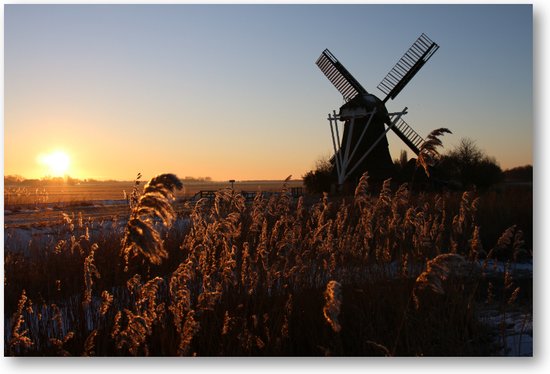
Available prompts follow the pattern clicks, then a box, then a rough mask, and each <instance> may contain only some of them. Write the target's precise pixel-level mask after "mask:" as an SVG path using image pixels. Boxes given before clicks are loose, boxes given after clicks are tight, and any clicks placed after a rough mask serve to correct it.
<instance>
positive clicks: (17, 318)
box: [9, 290, 34, 355]
mask: <svg viewBox="0 0 550 374" xmlns="http://www.w3.org/2000/svg"><path fill="white" fill-rule="evenodd" d="M28 300H29V299H28V298H27V295H26V292H25V290H23V292H21V297H20V298H19V302H18V303H17V310H16V311H15V313H14V314H13V317H12V319H13V322H12V327H11V338H10V341H9V350H10V354H11V355H13V354H15V353H16V352H18V351H19V349H20V348H23V349H28V348H30V347H32V346H33V344H34V343H33V341H32V340H31V339H30V338H29V336H28V333H29V330H28V329H25V330H23V331H21V328H22V326H23V324H24V323H25V319H24V318H23V309H24V308H25V304H26V303H27V302H28Z"/></svg>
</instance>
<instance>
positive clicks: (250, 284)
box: [4, 174, 521, 356]
mask: <svg viewBox="0 0 550 374" xmlns="http://www.w3.org/2000/svg"><path fill="white" fill-rule="evenodd" d="M178 188H181V183H180V182H179V180H177V178H176V177H175V176H173V175H171V174H168V175H166V174H164V175H160V176H158V177H156V178H153V179H152V180H151V181H150V182H149V183H148V184H147V185H146V186H145V188H144V190H143V192H142V193H141V194H140V196H139V199H135V201H136V203H135V204H133V206H132V211H131V213H130V217H129V219H128V222H127V224H126V225H125V227H124V230H117V229H113V228H111V231H110V232H106V233H105V235H103V236H101V237H100V238H99V239H98V240H97V241H95V242H93V243H92V242H91V239H90V236H89V235H87V234H86V233H87V232H88V230H87V229H88V227H87V225H89V222H86V221H85V220H76V222H75V220H72V219H68V220H66V225H67V226H66V227H67V228H66V229H65V230H64V231H62V232H60V234H59V237H58V238H56V241H53V242H51V243H50V244H48V245H46V247H41V248H34V249H32V250H31V251H30V252H31V253H33V254H34V256H31V257H25V256H22V255H20V254H17V253H10V252H8V253H6V262H5V273H6V279H5V295H6V299H5V300H6V311H9V312H10V315H12V317H11V318H8V319H7V322H8V324H7V326H11V329H9V330H7V331H6V332H5V334H4V340H5V342H7V344H5V346H6V351H5V354H8V355H68V354H70V355H108V356H118V355H162V356H180V355H206V356H218V355H240V356H242V355H245V356H246V355H405V356H410V355H452V356H454V355H481V354H489V353H490V352H491V351H490V346H489V345H488V342H490V341H491V339H490V336H489V335H488V330H487V329H486V328H485V327H484V326H483V325H482V324H481V322H480V321H479V319H478V318H477V314H476V302H475V301H479V300H480V298H485V296H486V295H485V291H486V288H485V283H484V280H483V277H484V271H485V269H484V268H483V267H482V264H480V262H479V261H477V262H476V260H478V259H480V258H483V257H487V256H488V257H489V258H490V257H491V256H492V255H493V253H495V251H496V250H492V249H491V250H489V251H487V255H486V256H484V255H483V253H482V246H481V245H480V244H479V242H480V239H479V237H480V232H479V230H480V229H479V227H480V225H479V220H478V215H479V214H478V213H479V206H480V201H479V200H478V198H477V197H476V196H475V194H474V193H472V192H466V193H464V194H463V195H462V196H461V199H460V202H458V203H457V204H454V203H452V202H451V198H450V197H449V196H448V195H438V194H420V195H415V196H412V195H411V193H410V192H409V190H408V188H407V186H406V185H402V186H400V187H399V188H398V189H397V190H395V192H394V191H393V190H392V188H391V184H390V181H389V180H388V181H386V182H385V183H384V184H383V186H382V189H381V190H380V192H379V193H378V194H376V195H373V194H371V193H369V185H368V176H367V175H364V176H363V177H362V178H361V180H360V182H359V184H358V186H357V189H356V191H355V194H354V196H352V197H348V198H340V199H337V200H332V199H331V198H329V196H328V195H326V194H325V195H323V196H322V197H321V198H320V199H319V200H316V201H306V199H304V197H300V198H299V199H297V200H294V199H292V197H291V196H290V195H289V194H288V193H287V191H286V189H285V188H284V186H283V188H282V193H281V194H280V195H273V196H271V197H269V198H265V197H264V196H263V195H261V194H258V195H257V196H256V198H255V199H254V201H253V202H252V203H246V201H245V200H244V198H243V197H242V195H240V194H237V193H235V192H234V191H233V190H230V189H226V190H221V191H219V192H217V193H216V195H215V198H214V199H213V200H207V199H202V200H199V201H198V202H196V203H195V204H193V205H192V206H190V210H189V211H187V212H179V214H178V213H177V212H175V211H174V209H173V207H172V205H171V200H172V198H173V192H174V191H175V189H178ZM450 205H452V206H455V205H456V209H455V210H452V209H450V208H449V206H450ZM69 218H70V217H69ZM177 220H183V221H185V222H186V223H187V224H186V225H183V226H181V225H173V226H172V224H173V223H174V222H175V221H177ZM110 227H113V226H110ZM115 227H116V226H115ZM178 227H179V228H178ZM181 227H184V229H181ZM514 230H516V229H515V228H514ZM515 232H516V231H514V234H513V235H515ZM513 235H512V236H513ZM508 236H509V235H508ZM508 236H506V237H508ZM31 245H32V243H31ZM506 245H511V246H513V245H514V241H513V240H512V241H509V242H507V241H506V240H504V239H503V240H502V241H501V242H500V244H498V243H497V245H496V246H495V248H497V247H498V246H506ZM518 245H519V244H518ZM487 263H488V262H486V264H487ZM37 269H43V270H42V271H35V270H37ZM21 274H25V276H21ZM505 283H506V286H505V287H504V288H505V290H506V292H507V294H506V296H507V298H506V303H508V302H510V301H512V302H514V301H515V299H516V298H517V297H518V296H519V297H521V290H519V289H518V290H517V292H516V288H517V287H516V288H514V289H512V286H509V283H510V282H509V281H507V282H505ZM31 299H32V300H34V303H33V304H31ZM31 305H32V307H30V306H31Z"/></svg>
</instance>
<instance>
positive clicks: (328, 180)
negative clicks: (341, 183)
mask: <svg viewBox="0 0 550 374" xmlns="http://www.w3.org/2000/svg"><path fill="white" fill-rule="evenodd" d="M333 168H334V166H333V165H332V163H331V162H330V159H329V158H320V159H319V160H317V162H316V163H315V169H314V170H310V171H308V172H307V173H306V174H305V175H304V176H302V178H303V179H304V186H305V187H306V190H307V192H309V193H321V192H329V191H330V188H331V185H332V184H335V183H336V176H335V175H334V172H333Z"/></svg>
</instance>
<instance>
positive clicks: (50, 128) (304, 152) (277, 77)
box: [4, 4, 533, 180]
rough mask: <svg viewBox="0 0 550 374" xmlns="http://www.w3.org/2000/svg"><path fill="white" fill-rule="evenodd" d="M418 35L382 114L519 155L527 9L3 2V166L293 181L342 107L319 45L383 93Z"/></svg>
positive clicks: (31, 174) (524, 142) (528, 58)
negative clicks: (427, 51) (407, 75)
mask: <svg viewBox="0 0 550 374" xmlns="http://www.w3.org/2000/svg"><path fill="white" fill-rule="evenodd" d="M422 32H424V33H426V34H427V35H428V36H429V37H430V38H431V39H432V40H434V41H435V42H436V43H438V44H439V45H440V49H439V50H438V51H437V52H436V54H435V55H434V56H433V57H432V59H431V60H430V61H429V62H428V63H427V64H426V65H425V66H424V68H423V69H422V70H421V71H420V72H419V73H418V74H417V76H416V77H415V78H414V79H413V80H412V82H411V83H409V85H408V86H407V87H406V88H405V89H404V90H403V91H402V92H401V94H400V95H399V96H398V97H397V98H396V100H394V101H390V102H389V103H388V105H387V106H388V109H389V110H390V111H398V110H401V109H403V107H405V106H407V107H408V108H409V114H407V115H406V116H405V118H404V119H405V120H406V121H407V122H408V123H409V124H410V125H411V126H412V127H413V128H414V129H415V130H416V131H417V132H418V133H419V134H421V135H422V136H426V135H427V134H428V133H429V132H430V131H431V130H433V129H435V128H438V127H447V128H449V129H451V131H452V132H453V134H452V135H445V137H444V138H443V142H444V145H445V148H446V149H451V148H452V147H453V146H454V145H456V144H457V143H458V142H459V141H460V139H461V138H463V137H469V138H472V139H474V140H475V141H476V143H477V145H478V146H479V147H480V148H481V149H483V150H484V151H485V152H486V153H487V154H488V155H490V156H494V157H495V158H496V159H497V161H498V162H499V163H500V166H501V167H502V168H503V169H505V168H510V167H514V166H520V165H525V164H530V163H532V162H533V9H532V6H530V5H370V4H364V5H6V6H5V8H4V174H5V175H12V174H18V175H22V176H25V177H27V178H36V177H42V176H44V175H46V174H48V173H51V172H52V168H51V165H50V167H49V168H48V167H47V166H46V163H47V162H45V161H44V160H47V159H56V160H59V161H58V163H59V162H65V163H68V169H67V170H66V173H68V174H69V175H71V176H73V177H77V178H98V179H123V180H130V179H132V178H134V176H135V175H136V174H137V173H138V172H141V173H142V174H143V175H144V178H149V177H152V176H153V175H156V174H159V173H163V172H172V173H175V174H177V175H178V176H179V177H182V178H183V177H185V176H195V177H197V176H210V177H212V178H213V179H215V180H227V179H237V180H244V179H283V178H285V177H287V176H288V175H289V174H292V175H293V177H294V178H300V177H301V176H302V175H304V174H305V173H306V172H307V171H308V170H310V169H312V168H313V166H314V163H315V161H316V160H317V159H318V158H319V157H320V156H323V155H329V154H330V152H331V149H332V143H331V137H330V128H329V125H328V121H327V120H326V117H327V114H328V113H329V112H331V111H332V110H334V109H338V108H339V106H340V105H341V104H342V103H343V100H342V97H341V95H340V94H339V93H338V91H337V90H336V89H335V88H334V87H333V86H332V84H331V83H330V82H329V81H328V80H327V79H326V78H325V76H324V75H323V74H322V73H321V71H320V70H319V69H318V68H317V66H316V65H315V61H316V60H317V58H318V57H319V55H320V54H321V52H322V51H323V50H324V49H325V48H329V49H330V50H331V52H332V53H333V54H334V55H335V56H336V57H337V58H338V59H339V60H340V61H341V62H342V63H343V64H344V65H345V66H346V68H347V69H348V70H349V71H350V72H351V73H352V74H353V75H354V76H355V77H356V78H357V79H358V80H359V82H361V83H362V85H363V86H364V87H365V88H366V89H367V90H368V91H369V92H372V93H374V94H375V95H378V96H380V97H384V95H383V94H382V93H381V92H379V91H378V90H377V89H376V86H377V85H378V83H379V82H380V80H382V78H384V76H385V75H386V73H387V72H388V71H389V70H390V69H391V68H392V66H393V65H394V64H395V63H396V62H397V60H398V59H399V58H400V57H401V55H402V54H403V53H404V52H405V51H406V50H407V49H408V48H409V46H410V45H411V44H412V43H413V42H414V41H415V40H416V38H417V37H418V36H419V35H420V34H421V33H422ZM388 139H389V142H390V151H391V153H392V157H393V158H397V157H398V156H399V152H400V150H401V149H406V146H405V145H404V144H403V143H402V142H401V141H400V140H399V139H398V138H397V137H396V136H394V135H393V134H392V133H390V134H389V136H388ZM55 151H63V152H64V153H65V154H66V155H67V156H68V157H69V161H67V160H66V159H63V157H61V156H59V157H61V159H60V158H59V157H57V156H55V153H53V152H55ZM409 155H412V154H411V152H410V151H409ZM48 157H49V158H48ZM55 157H57V158H55Z"/></svg>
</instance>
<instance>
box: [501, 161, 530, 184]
mask: <svg viewBox="0 0 550 374" xmlns="http://www.w3.org/2000/svg"><path fill="white" fill-rule="evenodd" d="M503 174H504V179H505V180H507V181H510V182H533V165H525V166H518V167H515V168H512V169H507V170H504V172H503Z"/></svg>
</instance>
